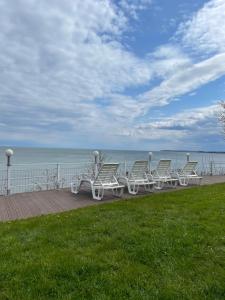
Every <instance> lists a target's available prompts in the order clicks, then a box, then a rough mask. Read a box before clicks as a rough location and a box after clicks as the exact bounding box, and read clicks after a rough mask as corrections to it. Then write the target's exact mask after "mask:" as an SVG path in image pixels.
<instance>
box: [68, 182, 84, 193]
mask: <svg viewBox="0 0 225 300" xmlns="http://www.w3.org/2000/svg"><path fill="white" fill-rule="evenodd" d="M81 183H82V182H81V181H79V182H78V184H76V183H71V185H70V186H71V192H72V193H73V194H78V193H79V191H80V187H81Z"/></svg>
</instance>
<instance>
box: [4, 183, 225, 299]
mask: <svg viewBox="0 0 225 300" xmlns="http://www.w3.org/2000/svg"><path fill="white" fill-rule="evenodd" d="M74 201H75V200H74ZM0 299H18V300H26V299H32V300H38V299H65V300H66V299H88V300H91V299H97V300H101V299H135V300H137V299H213V300H215V299H225V185H224V184H220V185H214V186H206V187H199V188H192V189H187V190H182V191H175V192H170V193H162V194H157V195H149V196H144V197H140V198H136V199H131V200H126V201H119V202H114V203H111V204H103V205H99V206H95V207H89V208H83V209H79V210H75V211H71V212H67V213H62V214H56V215H50V216H43V217H39V218H33V219H29V220H24V221H16V222H8V223H1V224H0Z"/></svg>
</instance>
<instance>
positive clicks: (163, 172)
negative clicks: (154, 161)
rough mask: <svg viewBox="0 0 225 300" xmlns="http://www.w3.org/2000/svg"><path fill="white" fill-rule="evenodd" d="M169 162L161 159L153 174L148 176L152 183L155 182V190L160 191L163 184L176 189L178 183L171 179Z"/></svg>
mask: <svg viewBox="0 0 225 300" xmlns="http://www.w3.org/2000/svg"><path fill="white" fill-rule="evenodd" d="M170 171H171V160H170V159H161V160H160V161H159V163H158V165H157V167H156V169H155V170H154V171H153V174H150V176H151V178H152V180H153V181H155V182H156V186H155V188H156V189H162V188H163V187H164V186H165V184H167V185H169V186H170V187H176V186H177V183H178V179H177V178H173V177H172V175H171V173H170Z"/></svg>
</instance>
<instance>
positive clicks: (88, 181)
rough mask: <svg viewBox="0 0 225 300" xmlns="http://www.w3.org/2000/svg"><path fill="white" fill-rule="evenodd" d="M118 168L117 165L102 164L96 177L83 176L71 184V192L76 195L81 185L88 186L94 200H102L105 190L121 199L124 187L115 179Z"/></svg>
mask: <svg viewBox="0 0 225 300" xmlns="http://www.w3.org/2000/svg"><path fill="white" fill-rule="evenodd" d="M118 167H119V164H117V163H105V164H103V165H102V167H101V168H100V170H99V172H98V174H97V175H96V177H94V176H90V177H89V176H85V175H84V176H82V178H81V179H79V180H78V183H75V182H73V183H71V192H72V193H74V194H78V193H79V191H80V190H81V188H82V186H83V185H88V186H89V187H90V188H91V191H92V196H93V199H95V200H102V198H103V197H104V192H105V190H112V192H113V194H114V195H115V196H117V197H121V196H122V194H123V190H124V185H122V184H119V182H118V181H117V179H116V173H117V170H118Z"/></svg>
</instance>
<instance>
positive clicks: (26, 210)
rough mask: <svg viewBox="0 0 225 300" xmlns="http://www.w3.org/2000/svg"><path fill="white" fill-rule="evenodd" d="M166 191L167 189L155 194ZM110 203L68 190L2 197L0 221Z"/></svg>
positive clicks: (206, 179)
mask: <svg viewBox="0 0 225 300" xmlns="http://www.w3.org/2000/svg"><path fill="white" fill-rule="evenodd" d="M221 182H225V176H205V177H204V178H203V182H202V184H203V185H204V184H214V183H221ZM178 189H181V187H178ZM170 190H171V189H170ZM166 191H168V189H167V190H163V191H157V192H166ZM128 197H129V198H131V197H132V196H131V195H129V194H127V193H125V194H124V196H123V198H128ZM112 201H118V198H112V196H111V194H107V195H106V197H105V198H104V200H102V201H94V200H92V197H91V193H90V192H86V191H84V192H81V193H80V194H79V195H74V194H72V193H71V192H70V191H69V190H68V189H64V190H59V191H57V190H53V191H41V192H32V193H22V194H15V195H11V196H8V197H3V196H2V197H0V221H9V220H16V219H25V218H30V217H34V216H40V215H46V214H50V213H56V212H62V211H68V210H72V209H77V208H80V207H84V206H90V205H97V204H101V203H105V202H112Z"/></svg>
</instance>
